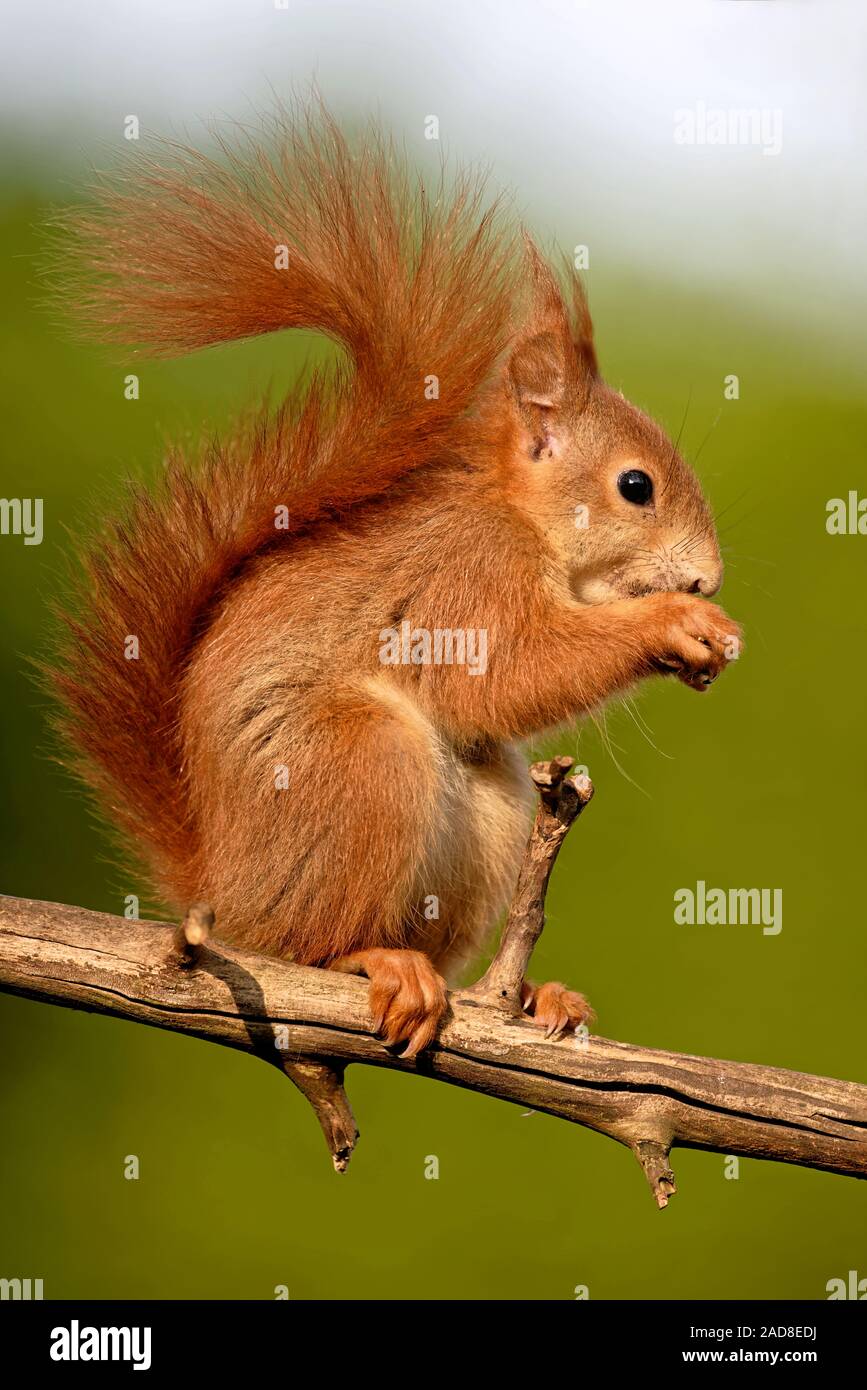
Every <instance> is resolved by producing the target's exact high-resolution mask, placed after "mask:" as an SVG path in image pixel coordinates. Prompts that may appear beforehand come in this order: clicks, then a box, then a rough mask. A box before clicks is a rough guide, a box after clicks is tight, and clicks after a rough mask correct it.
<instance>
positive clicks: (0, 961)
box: [0, 759, 867, 1207]
mask: <svg viewBox="0 0 867 1390" xmlns="http://www.w3.org/2000/svg"><path fill="white" fill-rule="evenodd" d="M569 766H571V764H570V763H569V761H568V759H556V760H555V761H554V763H551V764H544V765H537V766H536V767H535V768H534V769H533V770H532V775H533V779H534V781H535V783H536V785H537V787H538V788H539V790H540V795H541V798H542V803H543V804H542V807H541V809H540V812H539V815H538V817H537V820H536V825H535V827H534V830H533V834H532V835H531V838H530V843H529V845H528V850H527V858H526V860H525V863H524V866H523V869H522V871H521V875H520V878H519V883H518V888H517V889H516V896H515V902H514V905H513V908H512V911H511V913H510V914H509V918H508V920H507V926H506V929H505V930H504V933H503V940H502V943H501V946H500V950H499V951H498V952H497V955H496V957H495V959H494V961H493V962H492V965H491V968H490V970H488V971H487V972H486V975H485V976H484V977H483V980H482V981H480V982H479V984H478V985H477V986H475V987H473V988H472V989H470V990H465V991H459V992H457V993H454V994H452V995H451V996H450V1012H449V1014H448V1016H447V1018H446V1020H445V1022H444V1024H443V1027H442V1028H441V1030H440V1033H439V1036H438V1038H437V1040H436V1042H435V1043H434V1044H433V1046H432V1047H431V1048H430V1049H429V1050H428V1051H426V1052H424V1053H422V1054H421V1055H420V1056H419V1057H416V1058H412V1059H404V1058H402V1057H400V1056H397V1055H395V1054H394V1053H393V1052H391V1051H389V1050H388V1049H386V1047H385V1046H384V1045H383V1043H382V1042H381V1041H380V1040H379V1039H378V1038H376V1037H375V1036H373V1035H372V1034H371V1032H370V1031H369V1030H370V1015H369V1011H368V1006H367V989H368V987H367V983H366V982H365V981H362V980H360V979H358V978H357V977H354V976H349V975H342V974H338V973H336V972H332V971H327V970H315V969H311V968H310V967H307V966H300V965H291V964H288V963H286V962H284V961H279V960H273V959H271V958H268V957H264V956H258V955H254V954H252V953H250V952H243V951H236V950H234V949H233V948H231V947H229V946H224V945H222V944H220V945H216V944H215V943H214V941H213V938H212V937H210V935H209V933H210V922H211V919H210V917H209V913H208V909H207V908H205V907H204V906H203V905H201V904H199V905H198V906H197V908H196V909H191V910H190V912H189V913H188V914H187V918H186V919H185V922H184V923H182V924H181V927H179V928H178V927H173V926H171V925H167V924H165V923H157V922H132V921H127V920H126V919H124V918H119V917H112V916H108V915H107V914H104V913H98V912H89V911H87V910H85V909H83V908H78V907H65V906H63V905H61V904H57V903H41V902H32V901H30V900H28V899H22V898H4V897H0V989H4V990H6V991H8V992H10V993H13V994H19V995H23V996H24V997H27V998H31V999H38V1000H43V1001H46V1002H50V1003H55V1004H63V1005H66V1006H68V1007H70V1008H76V1009H86V1010H92V1011H95V1012H98V1013H103V1014H108V1015H111V1016H113V1017H116V1018H126V1019H131V1020H133V1021H135V1022H138V1023H148V1024H151V1025H154V1026H156V1027H159V1028H168V1029H171V1030H173V1031H174V1032H178V1033H188V1034H190V1035H191V1036H193V1037H198V1038H205V1039H207V1040H209V1041H212V1042H217V1043H222V1044H224V1045H226V1046H228V1047H234V1048H239V1049H242V1050H244V1051H247V1052H251V1053H253V1054H254V1055H256V1056H258V1057H261V1058H263V1059H264V1060H266V1061H268V1062H269V1063H270V1064H272V1065H276V1066H278V1067H279V1068H280V1070H281V1071H283V1072H285V1073H286V1075H287V1076H288V1077H289V1078H290V1079H291V1080H292V1081H293V1083H294V1084H295V1085H296V1086H297V1087H298V1088H299V1090H300V1091H301V1092H302V1093H303V1094H304V1095H305V1096H306V1097H307V1099H308V1101H310V1103H311V1105H312V1106H313V1108H314V1110H315V1112H316V1114H317V1116H318V1118H319V1121H320V1124H321V1125H322V1129H323V1132H324V1134H325V1138H326V1142H327V1143H328V1147H329V1150H330V1152H331V1155H332V1159H333V1161H334V1166H335V1168H336V1169H337V1170H338V1171H339V1172H342V1171H344V1170H345V1168H346V1165H347V1162H348V1160H349V1157H350V1155H351V1152H352V1149H353V1146H354V1144H355V1141H356V1139H357V1137H358V1135H357V1130H356V1126H355V1120H354V1118H353V1115H352V1111H351V1109H350V1107H349V1102H348V1100H347V1098H346V1094H345V1091H344V1089H343V1074H344V1070H345V1068H346V1066H347V1065H348V1064H349V1063H350V1062H363V1063H366V1064H368V1065H371V1066H379V1067H387V1068H390V1069H392V1070H395V1071H406V1072H419V1073H421V1074H423V1075H427V1076H431V1077H434V1078H436V1079H438V1080H440V1081H446V1082H449V1083H451V1084H452V1085H456V1086H462V1087H466V1088H468V1089H470V1090H475V1091H480V1092H482V1093H483V1094H485V1095H490V1096H499V1097H500V1098H501V1099H503V1100H508V1101H512V1102H514V1103H515V1104H517V1105H520V1106H522V1107H524V1108H525V1109H526V1108H528V1107H529V1108H532V1109H535V1110H540V1111H544V1112H546V1113H547V1114H550V1115H558V1116H560V1117H561V1118H563V1119H566V1120H571V1121H573V1122H575V1123H577V1124H582V1125H586V1126H588V1127H589V1128H590V1129H595V1130H597V1131H599V1132H600V1133H603V1134H607V1135H610V1136H611V1138H613V1139H616V1140H617V1141H618V1142H619V1143H621V1144H624V1145H626V1146H627V1147H628V1148H630V1149H631V1150H632V1151H633V1153H634V1155H635V1157H636V1159H637V1160H638V1162H639V1164H640V1166H641V1168H642V1170H643V1171H644V1173H645V1175H646V1177H647V1181H648V1183H649V1185H650V1189H651V1192H652V1193H653V1195H654V1197H655V1199H656V1201H657V1204H658V1205H659V1206H660V1207H664V1206H665V1205H666V1204H667V1202H668V1199H669V1197H670V1195H671V1194H672V1193H673V1192H674V1190H675V1186H674V1175H673V1173H672V1171H671V1168H670V1167H669V1152H670V1150H671V1148H672V1147H673V1146H680V1147H682V1148H693V1149H705V1150H711V1151H715V1152H718V1153H723V1154H736V1155H742V1156H744V1157H748V1158H764V1159H775V1160H777V1161H778V1162H782V1163H796V1164H800V1165H802V1166H804V1167H809V1168H819V1169H824V1170H826V1171H828V1172H832V1173H840V1174H845V1175H848V1176H850V1177H860V1178H863V1177H867V1086H863V1085H857V1084H855V1083H853V1082H850V1081H834V1080H830V1079H828V1078H825V1077H816V1076H806V1075H803V1074H802V1073H800V1072H793V1071H783V1070H780V1069H777V1068H775V1067H764V1066H754V1065H751V1064H748V1063H743V1062H721V1061H715V1060H713V1059H710V1058H705V1057H692V1056H687V1055H681V1054H678V1053H672V1052H658V1051H654V1050H652V1049H650V1048H642V1047H631V1046H628V1045H627V1044H625V1043H619V1042H612V1041H610V1040H609V1039H607V1038H599V1037H592V1036H589V1035H587V1036H577V1037H576V1036H566V1037H561V1038H551V1039H549V1038H546V1037H545V1036H544V1034H543V1033H542V1032H541V1030H540V1029H539V1028H537V1027H536V1026H535V1025H534V1024H533V1023H532V1022H530V1020H529V1019H528V1018H526V1017H525V1016H524V1015H522V1014H521V1012H520V981H521V977H522V975H523V971H524V969H525V967H526V962H527V959H528V957H529V954H530V951H531V950H532V947H533V944H534V943H535V941H536V939H537V937H538V933H539V931H540V930H541V925H542V921H543V917H542V913H543V908H544V889H545V885H546V883H547V879H548V875H549V874H550V871H551V866H552V864H553V862H554V858H555V857H556V854H557V850H558V849H559V846H560V844H561V843H562V840H563V838H564V836H565V834H566V831H567V830H568V827H569V825H570V824H571V823H572V822H573V821H574V820H575V818H576V817H577V815H578V814H580V811H581V810H582V809H583V807H584V806H586V804H587V802H588V801H589V799H590V796H591V795H592V787H591V786H590V784H589V782H587V780H586V779H581V778H571V779H569V778H567V777H566V773H567V771H568V768H569Z"/></svg>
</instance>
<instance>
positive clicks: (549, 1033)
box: [521, 980, 596, 1038]
mask: <svg viewBox="0 0 867 1390" xmlns="http://www.w3.org/2000/svg"><path fill="white" fill-rule="evenodd" d="M521 1006H522V1008H523V1010H524V1012H525V1013H526V1014H528V1015H529V1016H530V1018H531V1019H532V1020H533V1022H534V1023H535V1024H536V1025H537V1027H539V1028H544V1029H545V1037H546V1038H558V1037H561V1036H562V1035H563V1034H564V1033H574V1031H575V1029H576V1028H578V1027H580V1025H581V1024H582V1023H592V1022H593V1020H594V1018H595V1017H596V1015H595V1014H594V1012H593V1010H592V1009H591V1007H590V1005H589V1004H588V1003H587V1000H586V999H585V998H584V995H583V994H578V993H577V992H576V991H575V990H574V989H567V988H566V986H565V985H561V984H560V983H559V981H557V980H550V981H549V982H548V983H547V984H545V985H534V984H531V983H530V981H529V980H525V981H524V984H523V985H522V987H521Z"/></svg>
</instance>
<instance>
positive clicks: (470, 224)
mask: <svg viewBox="0 0 867 1390" xmlns="http://www.w3.org/2000/svg"><path fill="white" fill-rule="evenodd" d="M63 224H64V225H63V229H62V234H63V235H64V236H65V237H66V246H65V251H64V262H65V264H67V265H68V264H69V260H70V248H71V256H72V261H73V273H72V275H71V277H70V276H68V275H67V274H66V272H64V280H65V289H64V297H65V298H67V299H68V298H69V297H70V293H73V294H74V296H75V300H76V314H77V316H78V317H83V319H84V322H85V324H86V325H87V326H88V328H89V329H90V330H92V331H96V332H97V333H98V334H99V336H101V337H103V338H109V339H113V340H116V341H122V342H124V343H127V344H134V345H136V346H137V347H138V348H140V349H141V350H142V351H144V352H147V353H150V354H151V355H156V354H159V355H171V354H175V353H180V352H188V351H192V350H194V349H197V348H203V347H207V346H209V345H211V344H215V343H221V342H225V341H228V340H230V339H238V338H246V337H250V336H252V335H254V334H260V333H269V332H272V331H274V330H276V329H282V328H293V327H305V328H313V329H320V330H322V331H323V332H324V333H327V334H329V335H330V336H332V337H333V338H335V339H337V340H338V341H339V342H341V343H342V344H343V345H344V347H345V348H346V350H347V353H348V357H349V363H348V365H346V366H341V367H340V368H338V369H337V370H336V371H335V372H334V373H333V374H329V375H328V376H327V377H323V376H320V377H317V378H315V379H314V380H313V381H312V382H311V384H310V385H309V386H308V388H307V389H306V391H305V392H304V394H303V396H302V395H299V396H297V397H295V398H293V399H290V400H289V401H287V402H286V403H285V404H284V406H283V407H282V408H281V409H280V411H278V413H277V415H276V417H275V418H274V419H272V420H266V419H265V418H264V417H263V418H262V419H260V420H259V421H258V422H257V423H256V424H255V425H254V426H253V427H252V428H250V427H247V428H245V429H239V431H238V432H237V433H236V435H235V436H234V437H233V438H231V439H230V440H228V441H227V442H226V443H225V444H223V445H220V446H214V447H212V448H211V449H210V450H209V451H208V453H207V454H206V457H205V458H204V459H203V460H201V461H200V463H199V464H198V465H197V466H190V465H189V464H188V463H186V462H185V461H184V460H182V459H181V458H179V457H176V458H173V459H171V460H170V461H169V464H168V467H167V470H166V475H165V478H164V479H163V480H162V482H161V484H160V486H159V488H158V490H157V492H156V493H155V494H154V495H149V494H147V493H146V492H144V491H143V490H141V489H138V488H135V489H133V496H132V500H131V505H130V506H129V507H128V509H127V514H126V515H125V516H124V517H123V519H122V520H120V521H117V522H115V523H114V524H112V525H111V526H110V527H108V528H107V529H106V532H105V534H103V535H101V536H100V537H98V538H97V540H96V541H95V543H93V544H92V545H91V547H90V549H89V551H88V552H87V553H86V554H85V556H84V557H83V558H84V563H83V567H82V573H83V575H84V581H83V583H82V585H81V591H80V593H79V595H78V601H77V602H76V603H75V604H74V605H73V611H71V612H70V613H69V614H68V615H67V616H66V628H67V632H68V634H69V638H68V640H67V641H65V642H64V644H63V647H62V651H61V653H60V655H59V657H58V660H57V661H56V663H55V665H54V668H53V671H52V673H51V678H52V681H53V684H54V687H55V689H56V690H57V691H58V692H59V695H60V698H61V703H62V707H63V713H62V716H61V727H62V731H63V733H64V734H65V736H66V739H67V741H68V742H70V743H71V744H72V746H73V747H74V748H75V749H76V750H77V752H78V754H79V758H78V769H79V771H80V772H81V773H82V774H83V775H84V777H85V778H86V780H87V781H88V782H89V783H90V785H91V787H92V788H93V789H94V790H95V791H96V792H97V794H98V796H99V799H100V800H101V802H102V804H103V806H104V808H105V810H106V811H107V812H108V814H109V816H110V817H111V819H112V821H113V822H114V823H115V824H116V825H117V826H118V827H119V828H121V829H122V830H123V831H125V832H127V834H128V835H129V836H130V837H131V838H132V839H133V840H134V841H135V842H136V843H137V844H138V845H139V847H140V848H141V850H142V851H143V852H144V857H145V859H146V861H147V862H148V863H149V865H150V866H151V867H152V870H153V874H154V878H155V881H156V882H157V883H158V885H159V886H160V891H161V892H162V893H163V894H165V895H166V896H168V897H169V898H170V899H171V900H177V899H182V898H183V897H184V896H188V895H194V894H195V892H196V885H195V884H194V883H192V882H189V881H188V879H189V865H190V864H191V863H192V860H193V851H194V841H195V831H194V827H192V826H191V825H190V824H189V823H188V816H187V813H186V809H185V808H186V800H187V799H186V797H185V795H184V787H183V762H182V756H181V749H180V744H179V739H178V735H177V696H178V690H179V683H180V678H181V676H182V673H183V669H184V664H185V661H186V660H187V657H188V654H189V651H190V647H191V644H192V642H193V641H194V639H195V636H196V633H197V630H198V629H199V627H200V625H201V623H202V621H203V619H204V618H205V615H206V613H207V610H208V606H209V603H210V602H211V600H212V598H213V596H214V595H215V593H216V591H217V590H218V589H219V587H220V585H221V584H222V583H223V582H224V581H225V580H226V578H227V577H228V576H229V575H230V574H231V573H232V571H233V570H235V569H236V568H237V566H238V565H239V564H240V563H241V562H242V561H243V560H244V559H245V558H246V557H248V556H250V555H251V554H253V553H255V552H256V551H257V550H258V549H261V548H262V547H263V546H265V545H267V544H268V543H269V542H273V541H274V540H275V538H280V537H281V536H285V529H284V530H282V531H281V530H279V529H275V518H276V516H277V512H278V509H280V516H281V525H282V526H283V527H284V528H285V526H286V524H287V522H288V527H289V529H290V530H294V529H296V528H299V527H301V526H305V525H308V524H310V523H312V522H314V521H315V520H316V518H317V517H321V516H322V515H324V514H332V513H333V512H335V511H342V510H344V509H346V508H349V507H351V506H352V505H354V504H356V503H358V502H360V501H363V500H364V499H365V498H368V497H370V496H372V495H375V494H377V493H380V492H382V491H383V490H384V489H386V488H387V487H388V486H389V485H390V484H391V483H392V482H393V481H395V480H396V479H397V478H399V477H400V476H401V475H402V474H404V473H406V472H407V471H409V470H410V469H413V468H415V467H418V466H420V465H422V464H423V463H424V462H425V461H426V460H428V459H430V458H431V456H432V455H433V454H434V453H435V452H436V451H437V450H438V449H440V448H442V447H444V446H445V445H446V444H447V442H448V437H449V431H450V430H451V428H452V427H453V425H454V424H455V423H456V422H457V421H458V420H459V419H460V417H461V416H462V415H463V414H464V413H465V412H466V410H467V409H468V407H470V406H471V405H472V403H473V401H474V399H475V397H476V395H477V393H478V391H479V389H480V387H481V386H482V385H483V384H484V382H485V380H486V379H487V377H488V376H489V374H490V372H491V370H492V368H493V366H494V364H495V362H496V361H497V359H498V357H499V355H500V354H501V353H502V351H503V348H504V347H505V345H506V343H507V341H508V338H509V334H510V331H511V323H512V314H513V308H514V301H515V297H516V294H517V292H518V283H519V281H520V278H521V271H520V261H519V259H518V258H517V257H516V255H515V251H514V246H513V241H512V237H511V235H510V234H509V233H508V231H506V230H503V228H502V227H501V226H500V223H499V220H498V216H497V214H496V212H495V211H494V210H490V209H489V210H487V211H486V210H484V209H483V207H482V203H481V196H480V186H479V184H478V182H477V181H476V180H474V179H472V178H463V179H458V180H457V181H456V182H455V183H454V184H453V185H452V186H451V187H450V188H448V189H447V187H446V184H445V181H444V180H442V181H441V182H440V185H439V187H438V188H437V190H436V192H435V193H434V194H427V193H425V192H424V191H423V189H422V187H421V186H420V185H419V184H418V183H416V182H414V181H413V180H412V179H411V178H410V176H409V175H408V174H407V173H406V172H405V170H404V168H403V166H402V164H401V162H400V161H399V160H398V159H397V158H396V157H395V155H394V152H393V150H392V148H391V146H390V145H388V144H387V143H386V142H385V141H384V140H383V139H382V138H381V137H379V136H378V135H377V134H376V133H375V132H370V131H368V132H367V133H366V134H365V136H363V137H362V138H360V139H359V140H358V141H357V142H354V143H353V144H351V145H350V143H349V142H348V141H347V140H346V139H345V138H344V136H343V135H342V134H341V133H340V131H339V130H338V128H337V127H336V125H335V124H334V122H333V120H332V119H331V118H330V117H329V116H328V115H327V113H325V112H324V111H322V110H321V109H317V110H316V111H315V112H314V113H313V114H310V113H307V114H302V116H301V117H300V118H299V119H297V120H293V119H290V118H288V117H285V116H281V117H280V118H279V119H277V120H276V121H275V122H274V129H273V130H271V131H270V132H269V133H268V137H267V139H266V140H264V141H262V142H257V141H256V140H254V139H251V138H250V139H248V138H245V139H244V140H243V141H242V142H241V144H239V145H235V146H232V147H230V146H229V145H228V144H226V143H225V142H221V151H220V153H219V157H218V158H216V159H212V158H210V157H206V156H204V155H202V154H199V153H196V152H195V151H192V150H189V149H186V148H181V147H177V146H174V145H170V146H166V147H164V151H163V155H161V157H160V158H159V159H153V158H141V157H139V156H136V157H135V159H134V164H133V158H132V157H131V158H130V163H129V167H128V169H127V170H126V171H125V173H124V174H123V175H122V176H118V175H115V176H110V177H109V178H107V179H105V180H103V181H102V183H101V184H100V187H99V195H98V200H97V202H96V203H95V205H93V206H91V207H89V208H87V209H86V210H84V211H83V212H81V211H77V212H74V213H71V214H70V215H69V216H68V217H66V218H64V219H63ZM434 379H435V380H434ZM133 639H135V640H133Z"/></svg>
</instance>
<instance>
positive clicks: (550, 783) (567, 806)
mask: <svg viewBox="0 0 867 1390" xmlns="http://www.w3.org/2000/svg"><path fill="white" fill-rule="evenodd" d="M571 766H572V759H571V758H554V759H553V760H552V761H551V762H549V763H534V764H533V766H532V767H531V768H530V776H531V778H532V779H533V783H534V785H535V787H536V790H537V791H538V793H539V809H538V811H537V812H536V820H535V823H534V825H533V829H532V831H531V832H530V840H529V843H528V845H527V850H526V853H525V855H524V862H523V864H522V865H521V872H520V874H519V875H518V883H517V886H516V888H515V893H514V896H513V898H512V905H511V907H510V908H509V913H508V916H507V918H506V925H505V926H504V928H503V935H502V938H501V940H500V946H499V949H498V951H497V953H496V955H495V956H494V959H493V960H492V961H491V964H490V966H489V968H488V970H487V971H486V972H485V974H484V975H483V976H482V978H481V979H480V980H479V982H478V984H475V985H473V986H472V988H471V989H469V990H467V991H465V997H467V998H469V997H475V998H477V999H479V1000H480V1001H482V1002H483V1003H485V1004H489V1005H491V1007H492V1008H498V1009H502V1010H503V1011H504V1012H505V1013H511V1014H518V1013H520V1012H521V985H522V984H523V983H524V979H525V977H526V974H527V970H528V969H529V965H530V957H531V956H532V954H533V948H534V946H535V945H536V942H537V941H538V940H539V937H540V936H541V934H542V928H543V927H544V925H545V894H546V893H547V891H548V879H549V878H550V877H551V870H552V869H553V867H554V861H555V859H556V858H557V855H558V854H559V853H560V846H561V845H562V843H563V841H564V840H565V838H566V836H567V834H568V833H569V830H570V829H571V827H572V825H573V824H574V822H575V821H576V820H577V818H578V817H579V816H580V814H581V812H582V811H583V810H584V807H585V806H586V805H588V803H589V801H590V798H591V797H592V795H593V783H592V782H591V781H590V778H589V777H569V778H567V777H566V773H567V772H568V771H569V769H570V768H571Z"/></svg>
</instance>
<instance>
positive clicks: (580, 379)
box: [508, 234, 597, 430]
mask: <svg viewBox="0 0 867 1390" xmlns="http://www.w3.org/2000/svg"><path fill="white" fill-rule="evenodd" d="M524 251H525V255H526V259H527V268H528V271H529V275H530V283H531V303H530V307H529V312H528V315H527V320H526V323H525V328H524V332H523V334H522V335H521V336H520V337H519V338H518V341H517V343H516V345H515V347H514V349H513V352H512V356H511V358H510V360H509V369H508V370H509V381H510V384H511V387H512V390H513V392H514V396H515V399H516V401H517V405H518V409H519V410H520V412H521V414H522V415H523V417H524V419H525V421H526V422H527V423H531V422H532V421H533V419H538V412H540V411H541V412H542V413H543V415H544V418H545V422H546V424H547V426H548V428H549V430H550V429H553V428H555V427H556V426H557V425H558V423H561V422H562V419H563V418H564V416H565V410H564V407H565V405H566V400H567V397H568V398H569V399H570V400H571V402H572V404H575V403H576V401H579V400H580V398H581V397H582V396H583V394H584V392H585V390H586V387H587V385H588V383H589V381H590V379H591V378H592V377H594V376H596V374H597V365H596V352H595V349H594V347H593V325H592V323H591V320H590V312H589V310H588V308H587V301H586V299H585V297H584V292H583V288H582V285H581V281H580V280H579V279H578V277H577V275H575V273H574V271H573V272H572V273H571V276H570V280H571V290H572V311H571V313H570V312H569V310H568V309H567V308H566V305H565V303H564V301H563V294H562V291H561V288H560V285H559V284H558V282H557V279H556V277H555V275H554V274H553V272H552V270H551V267H550V266H549V265H548V264H547V262H546V261H545V260H544V258H543V257H542V255H541V254H540V252H539V250H538V248H537V247H536V245H535V244H534V242H533V241H532V240H531V238H530V237H529V236H527V235H526V234H525V236H524Z"/></svg>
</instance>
